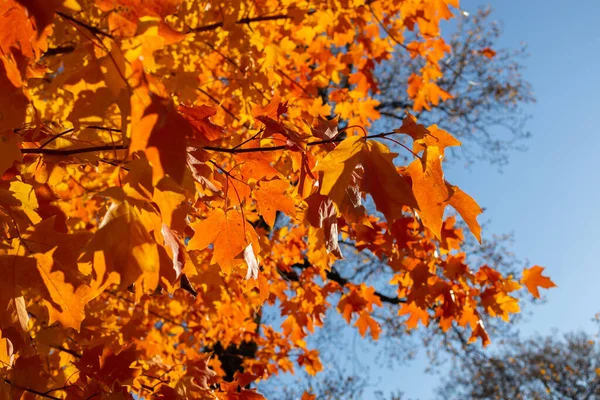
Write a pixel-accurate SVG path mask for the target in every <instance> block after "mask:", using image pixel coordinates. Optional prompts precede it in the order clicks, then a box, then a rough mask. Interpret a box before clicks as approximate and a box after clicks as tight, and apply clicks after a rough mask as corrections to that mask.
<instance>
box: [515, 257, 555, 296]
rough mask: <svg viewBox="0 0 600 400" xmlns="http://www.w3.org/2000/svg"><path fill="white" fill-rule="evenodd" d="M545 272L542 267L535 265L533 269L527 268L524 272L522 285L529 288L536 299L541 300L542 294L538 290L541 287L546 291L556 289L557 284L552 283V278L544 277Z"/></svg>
mask: <svg viewBox="0 0 600 400" xmlns="http://www.w3.org/2000/svg"><path fill="white" fill-rule="evenodd" d="M543 271H544V268H543V267H540V266H539V265H534V266H533V267H531V268H526V269H524V270H523V277H522V278H521V283H522V284H523V285H525V286H526V287H527V290H529V293H531V294H532V295H533V297H535V298H536V299H539V298H540V292H539V289H538V288H539V287H543V288H544V289H550V288H553V287H556V284H555V283H554V282H552V281H551V280H550V278H548V277H547V276H543V275H542V272H543Z"/></svg>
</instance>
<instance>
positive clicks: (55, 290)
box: [35, 249, 99, 331]
mask: <svg viewBox="0 0 600 400" xmlns="http://www.w3.org/2000/svg"><path fill="white" fill-rule="evenodd" d="M55 250H56V249H52V250H50V251H48V252H46V253H38V254H35V259H36V261H37V268H38V271H39V274H40V277H41V279H42V282H43V283H44V285H45V287H46V290H47V291H48V294H49V297H48V298H44V300H45V302H46V303H47V305H48V313H49V315H50V321H49V324H52V323H53V322H54V321H59V322H60V323H61V324H62V325H63V326H64V327H65V328H73V329H75V330H77V331H79V330H80V328H81V322H82V321H83V320H84V318H85V312H84V308H85V305H86V304H87V303H88V302H89V301H90V300H92V299H93V298H94V297H95V296H96V295H97V294H99V293H93V292H92V289H91V288H90V287H89V286H87V285H84V284H82V285H79V286H78V287H77V288H73V286H72V285H71V284H70V283H67V282H65V280H64V274H63V273H62V272H60V271H54V272H53V271H52V268H53V265H54V263H55V261H54V260H53V257H52V256H53V254H54V253H55Z"/></svg>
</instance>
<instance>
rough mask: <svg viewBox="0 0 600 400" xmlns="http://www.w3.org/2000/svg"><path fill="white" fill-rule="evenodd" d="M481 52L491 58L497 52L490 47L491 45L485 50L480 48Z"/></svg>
mask: <svg viewBox="0 0 600 400" xmlns="http://www.w3.org/2000/svg"><path fill="white" fill-rule="evenodd" d="M479 53H480V54H482V55H484V56H486V57H487V58H490V59H492V58H494V57H495V56H496V52H495V51H494V50H492V49H490V48H489V47H486V48H485V49H483V50H479Z"/></svg>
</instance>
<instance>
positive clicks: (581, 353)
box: [439, 332, 600, 400]
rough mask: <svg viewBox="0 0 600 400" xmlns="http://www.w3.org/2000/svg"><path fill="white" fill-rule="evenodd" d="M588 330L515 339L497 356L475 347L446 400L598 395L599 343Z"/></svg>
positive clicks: (448, 382)
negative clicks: (561, 334)
mask: <svg viewBox="0 0 600 400" xmlns="http://www.w3.org/2000/svg"><path fill="white" fill-rule="evenodd" d="M596 339H597V338H596V337H595V336H592V335H590V334H587V333H584V332H574V333H568V334H565V335H564V336H563V337H558V335H557V334H556V333H554V334H551V335H548V336H535V337H532V338H530V339H510V340H507V341H506V342H504V343H502V344H500V345H499V347H498V348H497V350H496V351H494V352H493V353H492V354H490V353H489V352H485V353H484V352H480V351H477V350H476V349H474V348H473V347H472V346H470V347H469V348H468V350H467V352H466V354H468V356H463V357H461V358H460V361H459V362H458V363H457V364H456V365H454V367H453V368H452V369H451V370H450V371H451V373H450V375H449V376H448V377H447V378H446V379H445V382H444V385H443V386H442V387H441V388H440V390H439V397H440V398H441V399H467V398H468V399H561V400H562V399H565V400H566V399H573V400H575V399H578V400H582V399H596V398H599V396H600V375H599V374H598V372H600V369H598V368H599V367H600V347H599V346H598V344H597V340H596Z"/></svg>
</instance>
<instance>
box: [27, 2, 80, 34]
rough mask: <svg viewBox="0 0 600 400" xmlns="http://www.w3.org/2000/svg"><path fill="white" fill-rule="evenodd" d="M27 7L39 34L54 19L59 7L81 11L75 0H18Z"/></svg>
mask: <svg viewBox="0 0 600 400" xmlns="http://www.w3.org/2000/svg"><path fill="white" fill-rule="evenodd" d="M17 1H18V2H19V3H21V4H22V5H23V6H25V7H26V8H27V11H28V12H29V13H30V14H31V15H32V16H33V18H34V19H35V22H36V26H37V31H38V34H40V33H41V32H42V31H43V30H44V29H45V28H46V27H47V26H48V25H50V24H51V23H52V20H53V19H54V12H55V11H56V10H58V9H64V10H65V11H66V10H68V11H75V12H78V11H81V6H80V5H79V4H78V3H77V1H75V0H48V1H35V0H17Z"/></svg>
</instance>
